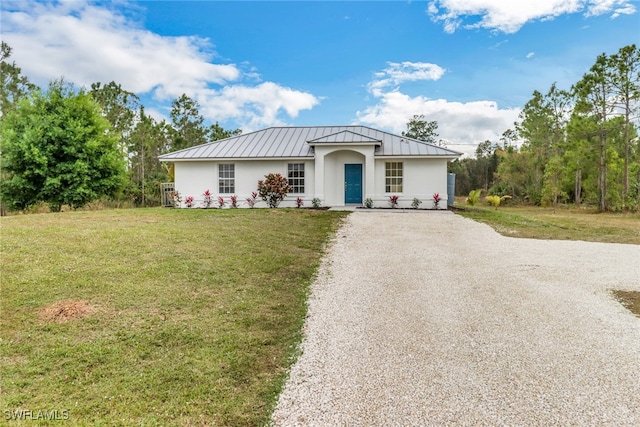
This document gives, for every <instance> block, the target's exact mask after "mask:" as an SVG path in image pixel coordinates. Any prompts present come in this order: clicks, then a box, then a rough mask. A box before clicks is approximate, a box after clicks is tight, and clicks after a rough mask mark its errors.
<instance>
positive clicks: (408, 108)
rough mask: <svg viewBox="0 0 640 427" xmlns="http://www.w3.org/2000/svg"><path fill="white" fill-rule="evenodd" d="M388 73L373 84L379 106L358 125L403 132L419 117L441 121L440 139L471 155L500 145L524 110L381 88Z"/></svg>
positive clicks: (371, 108)
mask: <svg viewBox="0 0 640 427" xmlns="http://www.w3.org/2000/svg"><path fill="white" fill-rule="evenodd" d="M384 75H386V73H384V72H383V73H377V74H376V76H375V77H376V78H375V79H374V81H373V82H372V83H370V84H369V91H370V93H371V94H372V95H373V96H374V97H375V98H376V101H377V102H376V104H375V105H372V106H369V107H367V108H366V109H365V110H364V111H358V112H357V113H356V116H357V120H356V121H357V123H361V124H367V125H371V126H374V127H380V128H384V129H388V130H390V131H392V132H394V133H398V134H399V133H401V132H402V131H405V130H406V129H407V126H406V125H407V122H408V121H409V120H410V119H411V118H412V117H413V116H414V115H416V114H423V115H424V116H425V120H428V121H431V120H436V121H437V122H438V130H437V133H438V134H439V138H441V139H444V140H446V141H447V142H448V147H450V148H451V149H453V150H457V151H462V152H465V153H467V154H469V155H472V154H473V153H474V152H475V149H476V146H477V144H478V143H480V142H483V141H485V140H491V141H494V142H498V140H499V139H500V136H501V135H502V133H503V132H504V131H505V130H507V129H509V128H512V127H513V123H514V122H515V121H516V120H517V119H518V114H519V113H520V110H519V109H517V108H514V109H501V108H499V107H498V104H497V103H496V102H494V101H488V100H479V101H471V102H451V101H447V100H446V99H430V98H428V97H425V96H410V95H407V94H405V93H402V92H401V90H400V88H391V89H389V90H386V91H385V89H387V88H388V86H387V87H380V86H378V85H376V82H378V81H380V79H384Z"/></svg>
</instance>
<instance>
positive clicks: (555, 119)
mask: <svg viewBox="0 0 640 427" xmlns="http://www.w3.org/2000/svg"><path fill="white" fill-rule="evenodd" d="M639 119H640V51H639V49H638V48H637V47H636V45H629V46H625V47H623V48H621V49H620V50H619V51H618V52H616V53H615V54H612V55H606V54H602V55H599V56H598V57H597V59H596V61H595V63H594V64H593V66H592V67H591V68H590V69H589V71H588V72H587V73H585V74H584V76H583V77H582V79H580V81H578V82H576V83H575V84H574V85H572V86H571V88H569V89H567V90H564V89H560V88H558V87H557V85H556V84H555V83H554V84H552V85H551V87H550V88H549V89H548V90H547V91H546V93H543V92H540V91H537V90H536V91H534V92H533V97H532V98H531V99H530V100H529V101H528V102H527V103H526V105H525V106H524V108H523V109H522V112H521V113H520V115H519V120H518V121H517V122H516V123H514V128H513V129H508V130H506V131H505V132H504V133H503V134H502V137H501V138H500V140H499V141H484V142H482V143H480V144H479V145H478V148H477V150H476V152H475V154H476V156H475V158H464V159H459V160H456V161H454V162H452V163H451V164H450V165H449V171H450V172H454V173H456V194H457V195H466V194H468V193H469V192H470V191H472V190H476V189H481V190H483V191H484V192H485V194H487V195H497V196H511V197H512V199H511V200H514V201H519V202H523V203H531V204H535V205H543V206H557V205H558V204H561V203H562V204H574V205H576V206H581V205H583V204H586V205H593V206H597V207H598V209H599V210H600V211H607V210H613V211H618V210H634V211H637V210H639V209H640V139H639V138H638V121H639Z"/></svg>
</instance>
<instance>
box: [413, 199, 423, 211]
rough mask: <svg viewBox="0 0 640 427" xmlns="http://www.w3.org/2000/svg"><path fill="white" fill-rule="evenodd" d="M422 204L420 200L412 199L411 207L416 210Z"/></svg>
mask: <svg viewBox="0 0 640 427" xmlns="http://www.w3.org/2000/svg"><path fill="white" fill-rule="evenodd" d="M421 204H422V200H420V199H418V198H417V197H414V198H413V202H411V207H412V208H413V209H418V206H420V205H421Z"/></svg>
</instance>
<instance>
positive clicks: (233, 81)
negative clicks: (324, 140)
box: [1, 1, 319, 125]
mask: <svg viewBox="0 0 640 427" xmlns="http://www.w3.org/2000/svg"><path fill="white" fill-rule="evenodd" d="M117 6H118V9H117V10H116V9H113V8H110V7H109V5H108V4H107V5H105V6H96V5H94V4H91V3H87V2H84V1H61V2H45V3H41V2H34V1H17V2H10V1H5V2H3V6H2V12H1V13H2V16H1V17H2V23H3V32H2V38H3V40H4V41H6V42H7V43H8V44H9V45H10V46H11V47H12V48H13V55H12V56H13V59H14V60H15V61H16V62H17V63H18V64H19V65H20V66H21V68H22V70H23V73H24V74H25V75H27V76H29V78H30V80H32V81H34V82H36V83H38V84H39V85H42V86H44V85H46V84H47V83H48V81H49V80H51V79H53V78H58V77H61V76H64V78H65V80H67V81H71V82H73V83H75V84H77V85H79V86H85V87H88V86H89V85H90V84H91V83H93V82H98V81H100V82H102V83H107V82H109V81H112V80H113V81H115V82H117V83H119V84H121V85H122V87H124V88H125V89H127V90H130V91H132V92H134V93H137V94H139V95H142V94H150V95H152V97H153V98H155V99H156V100H158V101H167V100H171V99H175V98H177V97H179V96H180V95H182V94H183V93H186V94H187V95H188V96H191V97H192V98H194V99H196V100H198V102H199V103H200V105H201V106H202V110H201V113H202V114H203V115H205V117H207V118H209V119H211V120H224V119H225V118H241V119H243V120H245V121H247V122H256V123H263V124H265V125H268V124H271V123H280V122H281V119H280V118H279V116H280V115H281V114H282V113H285V114H287V115H288V116H289V117H292V118H295V117H296V116H297V115H298V113H299V112H300V110H303V109H309V108H312V107H313V106H315V105H316V104H318V102H319V100H318V99H317V98H316V97H314V96H313V95H312V94H309V93H306V92H301V91H297V90H294V89H290V88H286V87H280V86H278V85H277V84H275V83H271V82H265V83H261V84H258V85H257V86H247V82H246V81H247V80H252V81H256V80H258V79H259V74H258V73H257V70H255V69H254V68H252V67H251V66H250V65H249V64H241V65H240V66H238V65H236V64H232V63H222V62H223V61H220V60H218V58H217V56H216V53H215V46H214V45H213V44H212V43H211V41H210V40H208V39H206V38H201V37H197V36H178V37H167V36H161V35H158V34H156V33H153V32H151V31H149V30H146V29H144V28H142V27H141V26H140V25H139V24H138V23H137V22H136V21H135V20H134V19H132V18H131V16H132V15H135V14H136V12H140V11H139V10H136V6H135V5H130V4H127V3H124V2H118V3H117ZM125 13H126V15H125ZM245 70H246V71H245ZM240 93H241V94H242V95H241V96H240V95H237V96H235V97H231V98H230V99H224V97H225V96H226V95H228V94H240ZM218 104H225V105H228V106H229V110H228V111H231V112H234V113H235V114H236V116H233V115H231V114H230V113H229V112H227V111H226V110H225V112H223V113H224V114H218V113H220V108H218V107H217V105H218ZM246 105H253V106H254V108H250V109H249V110H248V111H245V110H244V109H243V106H246ZM214 114H217V115H214ZM223 117H224V118H223Z"/></svg>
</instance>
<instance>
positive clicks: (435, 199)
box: [433, 193, 442, 209]
mask: <svg viewBox="0 0 640 427" xmlns="http://www.w3.org/2000/svg"><path fill="white" fill-rule="evenodd" d="M440 200H442V198H441V197H440V193H434V194H433V208H434V209H438V206H439V205H440Z"/></svg>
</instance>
